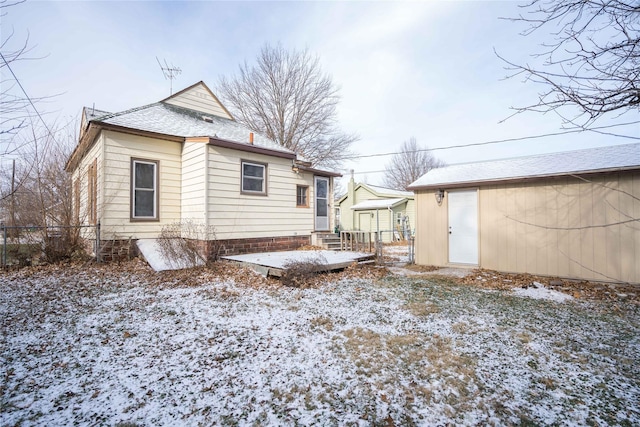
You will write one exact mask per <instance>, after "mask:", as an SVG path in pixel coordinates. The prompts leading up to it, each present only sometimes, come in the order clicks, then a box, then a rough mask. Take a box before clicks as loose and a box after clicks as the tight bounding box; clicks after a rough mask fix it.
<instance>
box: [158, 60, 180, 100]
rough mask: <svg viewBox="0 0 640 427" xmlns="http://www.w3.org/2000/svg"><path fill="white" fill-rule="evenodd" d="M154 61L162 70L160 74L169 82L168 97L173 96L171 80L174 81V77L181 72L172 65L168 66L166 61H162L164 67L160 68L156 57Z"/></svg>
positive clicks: (160, 64)
mask: <svg viewBox="0 0 640 427" xmlns="http://www.w3.org/2000/svg"><path fill="white" fill-rule="evenodd" d="M156 61H158V65H159V66H160V69H161V70H162V74H164V78H165V80H169V95H173V79H175V78H176V76H177V75H178V74H180V73H181V72H182V70H181V69H180V68H178V67H175V66H174V65H173V64H171V66H169V64H167V60H166V59H163V61H164V67H163V66H162V63H161V62H160V60H159V59H158V57H157V56H156Z"/></svg>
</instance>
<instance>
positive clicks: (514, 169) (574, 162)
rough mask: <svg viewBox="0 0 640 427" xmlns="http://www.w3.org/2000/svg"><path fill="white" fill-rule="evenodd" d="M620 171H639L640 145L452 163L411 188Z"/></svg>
mask: <svg viewBox="0 0 640 427" xmlns="http://www.w3.org/2000/svg"><path fill="white" fill-rule="evenodd" d="M619 170H640V144H625V145H613V146H607V147H598V148H590V149H584V150H575V151H565V152H560V153H551V154H541V155H537V156H527V157H516V158H511V159H501V160H493V161H487V162H478V163H463V164H458V165H450V166H445V167H442V168H437V169H432V170H430V171H429V172H427V173H426V174H424V175H423V176H422V177H420V178H419V179H418V180H417V181H415V182H414V183H413V184H411V185H410V186H409V188H412V189H428V188H439V187H447V186H448V187H451V186H458V187H459V186H464V185H477V184H482V183H489V182H499V181H516V180H525V179H533V178H545V177H552V176H566V175H573V174H582V173H598V172H611V171H619Z"/></svg>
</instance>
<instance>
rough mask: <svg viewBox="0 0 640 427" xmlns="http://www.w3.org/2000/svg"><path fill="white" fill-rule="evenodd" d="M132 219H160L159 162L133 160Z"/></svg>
mask: <svg viewBox="0 0 640 427" xmlns="http://www.w3.org/2000/svg"><path fill="white" fill-rule="evenodd" d="M131 219H136V220H157V219H158V162H156V161H150V160H136V159H132V160H131Z"/></svg>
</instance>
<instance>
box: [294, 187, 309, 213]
mask: <svg viewBox="0 0 640 427" xmlns="http://www.w3.org/2000/svg"><path fill="white" fill-rule="evenodd" d="M296 206H297V207H299V208H308V207H309V186H308V185H296Z"/></svg>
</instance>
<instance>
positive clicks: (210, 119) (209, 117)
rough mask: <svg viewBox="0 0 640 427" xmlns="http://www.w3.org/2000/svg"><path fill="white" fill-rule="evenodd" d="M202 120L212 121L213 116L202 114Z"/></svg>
mask: <svg viewBox="0 0 640 427" xmlns="http://www.w3.org/2000/svg"><path fill="white" fill-rule="evenodd" d="M202 120H204V121H205V122H207V123H213V117H211V116H202Z"/></svg>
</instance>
